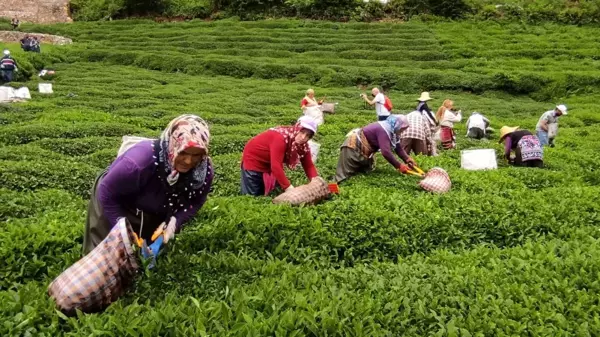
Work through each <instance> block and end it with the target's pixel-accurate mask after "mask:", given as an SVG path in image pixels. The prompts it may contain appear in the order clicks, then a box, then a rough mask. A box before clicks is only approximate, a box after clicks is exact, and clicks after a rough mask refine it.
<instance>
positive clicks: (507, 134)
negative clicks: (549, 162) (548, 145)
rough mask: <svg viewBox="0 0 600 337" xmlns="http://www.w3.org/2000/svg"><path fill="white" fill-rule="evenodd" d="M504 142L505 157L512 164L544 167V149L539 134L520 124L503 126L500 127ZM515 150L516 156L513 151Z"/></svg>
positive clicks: (501, 140) (501, 137) (501, 138)
mask: <svg viewBox="0 0 600 337" xmlns="http://www.w3.org/2000/svg"><path fill="white" fill-rule="evenodd" d="M502 142H504V157H505V158H506V160H508V162H509V163H510V164H511V165H515V166H526V167H543V166H544V162H543V156H544V150H543V148H542V145H541V143H540V140H539V139H538V137H537V136H535V135H533V134H532V133H531V132H529V131H528V130H519V127H518V126H515V127H509V126H503V127H502V129H500V143H502ZM512 151H515V157H514V158H512V157H511V152H512Z"/></svg>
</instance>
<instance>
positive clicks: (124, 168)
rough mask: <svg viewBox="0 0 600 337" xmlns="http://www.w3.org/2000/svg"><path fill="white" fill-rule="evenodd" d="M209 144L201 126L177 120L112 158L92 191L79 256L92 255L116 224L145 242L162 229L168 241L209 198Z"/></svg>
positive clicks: (205, 127)
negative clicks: (122, 223) (123, 222)
mask: <svg viewBox="0 0 600 337" xmlns="http://www.w3.org/2000/svg"><path fill="white" fill-rule="evenodd" d="M209 139H210V133H209V129H208V125H207V124H206V122H204V120H202V119H201V118H200V117H198V116H194V115H182V116H179V117H177V118H175V119H174V120H172V121H171V122H170V123H169V125H168V126H167V128H166V129H165V130H164V131H163V132H162V134H161V136H160V138H159V139H156V140H151V139H150V140H142V141H140V142H138V143H137V144H135V145H133V146H131V147H130V148H129V149H128V150H126V151H125V152H124V153H123V154H121V155H120V156H118V157H117V159H116V160H115V161H114V162H113V163H112V164H111V165H110V167H109V168H108V169H107V170H106V171H105V172H104V173H102V174H101V175H100V176H99V177H98V178H97V179H96V182H95V183H94V187H93V188H92V198H91V200H90V203H89V206H88V214H87V221H86V226H85V235H84V239H83V252H84V253H85V254H87V253H89V252H90V251H91V250H92V249H94V247H96V246H97V245H98V244H99V243H100V242H101V241H102V240H103V239H104V238H105V237H106V236H107V235H108V233H109V232H110V230H111V228H112V227H113V226H114V225H115V224H116V223H117V222H118V220H119V219H120V218H126V219H127V220H129V223H130V224H131V226H132V229H133V231H134V232H135V233H140V232H141V238H143V239H146V240H149V239H150V238H151V237H152V234H153V232H154V230H155V229H156V228H157V227H158V226H159V225H163V224H168V226H167V228H166V230H165V234H164V242H165V243H167V242H168V241H169V240H170V239H172V238H173V236H174V235H175V232H178V231H179V230H181V228H182V227H183V225H184V224H185V223H187V222H188V221H189V220H190V219H191V218H192V217H193V216H194V215H195V214H196V213H197V212H198V210H200V208H201V207H202V205H203V204H204V202H205V201H206V197H207V195H208V193H209V192H210V189H211V185H212V180H213V166H212V162H211V159H210V157H209V156H208V144H209Z"/></svg>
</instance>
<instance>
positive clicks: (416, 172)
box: [406, 165, 425, 178]
mask: <svg viewBox="0 0 600 337" xmlns="http://www.w3.org/2000/svg"><path fill="white" fill-rule="evenodd" d="M411 168H412V170H408V171H407V172H406V173H407V174H410V175H413V176H417V177H420V178H423V177H424V176H425V172H424V171H423V170H421V168H420V167H418V166H417V165H413V166H412V167H411Z"/></svg>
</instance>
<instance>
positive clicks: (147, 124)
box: [0, 20, 600, 336]
mask: <svg viewBox="0 0 600 337" xmlns="http://www.w3.org/2000/svg"><path fill="white" fill-rule="evenodd" d="M23 29H24V30H28V31H36V32H46V33H55V34H61V35H65V36H69V37H71V38H73V40H74V42H75V43H74V45H72V46H67V47H58V46H56V47H52V46H50V47H48V46H45V45H44V46H43V49H42V54H40V55H34V54H24V53H22V52H19V51H18V50H17V49H18V48H17V46H15V45H11V46H10V47H11V48H12V50H13V54H14V55H15V57H16V58H17V61H18V62H20V63H21V68H22V73H24V74H31V73H34V71H36V69H37V70H39V69H40V68H41V67H43V66H46V67H52V68H53V69H56V71H57V73H58V76H57V77H56V78H55V79H54V80H53V83H54V90H55V93H54V94H53V95H51V96H42V95H40V94H37V93H35V92H34V95H33V96H34V97H33V99H32V100H31V101H30V102H28V103H20V104H12V105H0V159H1V161H0V221H1V222H0V261H2V262H1V263H0V335H2V336H598V335H600V295H599V294H600V281H599V280H600V231H599V228H598V225H599V221H600V203H599V202H598V196H599V195H600V173H599V171H598V166H599V165H600V137H598V126H600V114H599V113H598V102H600V90H599V86H598V84H600V58H599V56H598V50H600V38H598V36H600V35H599V34H598V33H599V32H600V30H599V29H598V28H592V27H571V26H559V25H544V26H522V25H517V24H504V25H499V24H493V23H471V22H464V23H422V22H411V23H405V24H395V25H394V24H383V23H382V24H336V23H325V22H308V21H306V22H305V21H284V20H282V21H278V20H276V21H261V22H227V21H223V22H216V23H215V22H189V23H177V24H155V23H152V22H149V21H114V22H110V23H75V24H71V25H55V26H31V25H30V26H27V25H24V27H23ZM4 46H6V45H4ZM4 46H3V47H4ZM34 77H36V76H34ZM37 81H38V80H37V79H34V80H31V81H29V82H26V83H25V85H28V86H29V87H30V88H31V89H32V91H33V89H35V88H36V87H37ZM370 84H375V85H383V86H384V87H385V88H386V89H387V90H388V93H389V96H390V98H391V99H392V100H393V101H394V106H395V108H396V110H400V111H401V112H402V113H407V112H409V111H411V109H412V108H414V106H415V104H416V101H415V99H416V98H417V97H418V95H419V94H420V91H421V90H425V89H427V90H430V92H431V95H432V97H434V100H433V103H432V104H430V106H431V107H432V108H437V107H438V106H439V105H440V104H441V102H442V101H443V100H444V99H445V98H452V99H453V100H454V101H455V106H457V107H459V108H460V109H462V111H463V112H464V113H466V114H467V115H469V114H470V113H471V112H472V111H481V112H483V113H484V114H486V115H487V116H488V117H489V118H490V119H491V121H492V126H493V127H494V128H496V129H499V128H500V127H501V126H503V125H520V126H521V127H522V128H527V129H530V130H534V128H535V124H536V122H537V120H538V118H539V116H540V115H541V114H542V113H543V112H544V111H547V110H550V109H552V108H553V107H554V105H555V104H557V103H565V104H567V106H568V107H569V115H568V116H565V117H562V118H561V122H560V123H561V124H560V125H561V129H560V131H559V137H558V138H557V142H556V143H557V146H556V147H555V148H548V149H546V151H545V158H544V159H545V164H546V167H545V168H544V169H541V170H538V169H525V168H513V167H508V166H507V165H506V164H505V163H504V161H502V159H501V153H502V152H501V151H502V146H501V145H500V144H498V143H497V141H495V140H494V141H487V142H474V141H468V140H466V138H465V136H464V135H465V133H466V132H465V127H464V123H461V124H460V125H459V126H458V147H459V149H458V150H453V151H446V152H443V153H442V154H441V156H439V157H416V159H417V161H418V162H419V163H420V165H421V166H422V167H423V168H425V169H430V168H432V167H435V166H440V167H443V168H445V169H446V170H447V171H448V172H449V174H450V176H451V179H452V181H453V189H452V191H451V192H450V193H448V194H445V195H431V194H428V193H425V192H423V191H422V190H420V189H419V188H418V187H417V184H416V182H417V180H416V178H414V177H407V176H401V175H400V174H398V173H397V172H395V171H394V170H393V169H392V167H391V166H390V165H388V164H387V163H385V161H384V160H383V158H381V156H379V158H378V161H377V169H376V171H375V172H374V173H373V174H370V175H368V176H358V177H355V178H352V179H351V180H349V181H348V183H347V184H345V185H342V186H341V194H340V195H339V196H336V197H334V198H333V199H332V200H330V201H328V202H325V203H322V204H320V205H317V206H314V207H303V208H291V207H286V206H275V205H273V204H272V203H271V199H269V198H250V197H242V196H239V179H240V176H239V166H240V158H241V150H242V148H243V146H244V144H245V142H246V141H247V140H248V139H249V138H251V137H252V136H253V135H255V134H257V133H259V132H261V131H263V130H265V129H267V128H269V127H272V126H275V125H278V124H287V123H291V122H293V121H294V120H295V119H296V118H297V117H299V115H300V113H301V111H300V108H299V103H300V100H301V98H302V97H303V95H304V91H305V90H306V89H307V88H309V87H313V88H314V89H315V91H316V92H317V96H319V97H320V96H322V95H326V96H327V100H328V101H332V102H339V106H338V110H337V111H336V113H335V114H334V115H327V116H326V122H325V124H324V125H323V126H322V127H321V128H320V129H319V132H318V135H317V137H316V140H317V141H318V142H319V143H321V145H322V147H321V153H320V155H319V160H318V162H317V167H318V169H319V172H320V174H321V175H322V176H323V177H326V178H327V177H330V176H331V175H333V173H334V171H335V165H336V163H337V156H338V154H339V146H340V145H341V143H342V142H343V140H344V135H345V134H346V133H347V132H348V131H349V130H351V129H352V128H355V127H359V126H362V125H366V124H367V123H369V122H371V121H374V119H375V112H374V110H371V109H366V108H365V107H364V105H363V102H362V101H361V100H360V99H359V94H360V93H361V92H362V91H361V89H363V88H364V87H365V85H370ZM182 113H195V114H198V115H200V116H202V117H204V118H205V119H206V120H207V121H209V123H210V125H211V132H212V134H213V138H212V141H211V149H210V151H211V153H212V157H213V160H214V162H215V171H216V177H215V184H214V190H213V192H212V194H211V195H210V196H209V200H208V202H207V203H206V205H205V206H204V208H203V209H202V210H201V211H200V213H199V214H198V216H197V217H196V218H195V220H194V221H193V222H192V223H190V224H189V225H188V226H187V227H186V228H185V230H184V231H183V232H182V233H181V234H180V235H179V236H178V237H177V240H176V241H175V242H173V244H171V245H170V247H169V248H168V250H167V251H166V252H165V253H166V254H164V255H163V256H161V258H160V261H159V265H158V267H157V268H156V269H155V270H152V271H151V272H147V273H145V274H144V275H141V276H140V279H139V281H138V282H137V283H136V287H135V288H134V289H132V291H131V292H130V293H129V295H127V296H125V297H124V298H122V299H120V300H119V301H118V302H116V303H115V304H113V305H112V306H110V307H109V308H108V310H106V312H104V313H102V314H94V315H81V316H79V317H74V318H66V317H65V316H62V315H60V314H59V313H57V311H56V310H55V309H54V306H53V303H52V301H51V300H50V299H49V298H48V296H47V295H46V288H47V286H48V284H49V283H50V282H51V281H52V280H53V278H55V277H56V276H57V275H59V274H60V273H61V272H62V271H63V270H64V269H66V268H67V267H68V266H70V265H71V264H72V263H74V262H75V261H77V260H78V259H79V257H80V251H81V243H82V236H83V227H84V222H85V210H86V205H87V200H88V198H89V189H90V187H91V184H92V182H93V179H94V177H95V176H96V174H97V173H98V172H100V171H101V170H102V169H103V168H105V167H106V166H107V165H109V164H110V163H111V161H112V160H113V159H114V157H115V156H116V151H117V149H118V147H119V145H120V137H121V136H123V135H125V134H135V135H140V136H152V137H155V136H158V135H159V133H160V131H161V130H162V128H163V127H164V126H166V124H167V123H168V121H170V120H171V119H172V118H173V117H176V116H178V115H179V114H182ZM468 148H494V149H496V151H497V154H498V157H499V168H498V170H494V171H488V172H467V171H464V170H461V169H460V149H468ZM291 176H292V177H293V179H292V182H293V184H294V185H296V186H297V185H300V184H303V183H304V182H305V178H304V176H303V174H302V173H301V172H300V171H297V172H293V173H292V174H291Z"/></svg>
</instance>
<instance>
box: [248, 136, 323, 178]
mask: <svg viewBox="0 0 600 337" xmlns="http://www.w3.org/2000/svg"><path fill="white" fill-rule="evenodd" d="M284 157H285V140H284V139H283V136H282V135H281V134H280V133H278V132H276V131H273V130H267V131H265V132H263V133H261V134H259V135H257V136H256V137H254V138H252V139H250V141H249V142H248V143H247V144H246V147H244V152H243V153H242V167H243V168H244V170H248V171H257V172H264V173H273V175H274V176H275V179H277V182H278V183H279V186H281V188H283V189H286V188H288V187H290V185H291V184H290V181H289V180H288V178H287V177H286V176H285V172H284V170H283V159H284ZM300 163H301V164H302V167H303V168H304V172H305V173H306V176H307V177H308V179H312V178H314V177H316V176H318V175H319V174H318V173H317V169H316V168H315V164H313V162H312V157H311V155H310V150H309V151H308V152H307V153H306V155H305V156H304V157H303V158H301V159H300Z"/></svg>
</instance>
